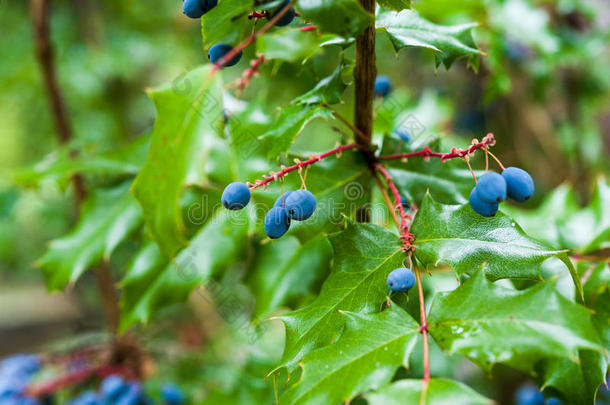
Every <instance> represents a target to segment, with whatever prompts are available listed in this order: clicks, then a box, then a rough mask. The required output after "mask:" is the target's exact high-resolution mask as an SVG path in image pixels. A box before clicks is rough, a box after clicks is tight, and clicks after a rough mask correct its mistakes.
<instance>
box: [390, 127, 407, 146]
mask: <svg viewBox="0 0 610 405" xmlns="http://www.w3.org/2000/svg"><path fill="white" fill-rule="evenodd" d="M394 135H396V136H397V137H398V138H399V139H400V140H401V141H403V142H405V143H409V142H411V133H410V132H409V131H407V130H406V129H402V128H396V129H395V130H394Z"/></svg>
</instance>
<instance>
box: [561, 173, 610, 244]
mask: <svg viewBox="0 0 610 405" xmlns="http://www.w3.org/2000/svg"><path fill="white" fill-rule="evenodd" d="M608 207H610V185H608V183H607V182H606V180H605V179H603V178H601V177H600V178H599V179H598V181H597V189H596V191H595V194H594V195H593V199H592V200H591V203H590V204H589V206H588V207H586V208H584V209H582V210H580V211H578V212H576V213H575V214H574V215H572V216H570V217H569V218H568V219H567V220H566V221H565V222H563V223H561V225H560V229H559V232H560V235H561V241H562V244H563V245H564V246H566V247H568V248H570V249H578V250H579V252H580V253H583V254H586V253H591V252H594V251H596V250H600V249H603V248H606V247H609V246H610V209H608Z"/></svg>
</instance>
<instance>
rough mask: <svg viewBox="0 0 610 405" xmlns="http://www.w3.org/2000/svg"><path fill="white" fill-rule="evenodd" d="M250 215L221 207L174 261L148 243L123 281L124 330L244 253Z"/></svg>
mask: <svg viewBox="0 0 610 405" xmlns="http://www.w3.org/2000/svg"><path fill="white" fill-rule="evenodd" d="M249 215H250V214H249V212H248V210H247V209H244V210H240V211H228V210H225V209H220V210H219V211H218V212H217V213H216V214H215V215H214V216H212V217H211V218H210V219H209V220H208V222H207V224H206V225H205V226H204V227H203V228H202V229H201V230H200V231H199V233H198V234H197V235H195V237H193V239H192V240H191V241H190V243H189V245H188V247H187V248H186V249H184V250H182V251H181V252H180V253H179V254H178V256H177V257H176V258H175V259H174V260H172V261H171V262H168V261H167V259H165V258H164V256H163V254H162V252H161V251H160V250H159V247H158V246H157V245H156V244H155V243H149V244H148V245H146V246H144V247H143V248H142V249H141V250H140V251H139V252H138V254H137V255H136V257H135V258H134V259H133V260H132V262H131V264H130V265H129V267H128V269H127V274H126V276H125V278H124V280H123V281H122V283H121V285H122V287H123V296H122V299H121V308H122V311H121V330H125V329H127V328H128V327H129V326H130V325H132V324H134V323H136V322H145V323H146V322H148V321H149V320H150V318H151V316H152V315H153V314H154V313H155V312H156V311H157V310H159V309H161V308H165V307H167V306H168V305H170V304H174V303H177V302H181V301H184V300H186V298H187V297H188V295H189V294H190V293H191V291H193V289H195V287H197V286H198V285H201V284H202V283H205V282H206V281H208V280H209V279H210V277H213V276H214V275H217V274H219V273H220V272H221V271H222V270H224V269H226V268H227V267H229V266H230V265H231V264H233V263H235V262H237V261H239V260H241V259H243V257H244V255H245V254H246V252H245V250H246V249H244V246H246V244H247V236H248V229H249V227H250V221H251V219H250V217H249Z"/></svg>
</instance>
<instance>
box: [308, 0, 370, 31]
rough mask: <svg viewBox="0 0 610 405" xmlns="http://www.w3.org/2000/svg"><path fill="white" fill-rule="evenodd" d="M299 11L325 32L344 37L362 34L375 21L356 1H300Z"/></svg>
mask: <svg viewBox="0 0 610 405" xmlns="http://www.w3.org/2000/svg"><path fill="white" fill-rule="evenodd" d="M297 9H298V10H299V11H300V12H301V14H302V16H303V18H304V19H305V20H308V21H311V22H312V23H313V24H315V25H316V26H317V27H318V28H319V29H320V30H322V31H323V32H333V33H335V34H339V35H341V36H343V37H352V36H356V35H358V34H360V33H361V32H362V31H363V30H364V29H365V28H366V27H368V26H369V25H370V24H372V23H373V20H374V18H373V16H372V15H371V14H369V13H367V12H366V11H365V10H364V9H363V8H362V6H360V3H359V2H358V1H356V0H298V3H297Z"/></svg>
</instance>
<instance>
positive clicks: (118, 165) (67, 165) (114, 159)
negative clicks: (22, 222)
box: [15, 135, 150, 187]
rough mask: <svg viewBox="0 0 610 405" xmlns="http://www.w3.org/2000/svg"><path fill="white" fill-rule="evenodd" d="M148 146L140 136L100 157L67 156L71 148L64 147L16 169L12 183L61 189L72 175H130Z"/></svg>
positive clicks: (144, 154)
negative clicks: (49, 183)
mask: <svg viewBox="0 0 610 405" xmlns="http://www.w3.org/2000/svg"><path fill="white" fill-rule="evenodd" d="M149 147H150V136H149V135H145V136H141V137H139V138H138V139H136V140H135V141H133V142H130V143H129V144H127V145H125V146H123V147H120V148H118V149H117V150H114V151H112V152H108V153H103V154H100V155H90V154H85V153H84V152H81V153H80V154H79V155H78V156H71V154H72V147H71V146H70V147H64V148H61V149H58V150H56V151H54V152H53V153H51V154H50V155H49V156H47V157H45V158H44V159H43V160H41V161H40V162H38V163H36V164H35V165H33V166H31V167H27V168H23V169H19V170H18V171H17V172H16V173H15V180H16V181H17V182H18V183H20V184H22V185H24V186H26V187H33V186H38V185H39V184H40V183H41V182H42V181H45V180H52V181H54V182H57V183H58V184H60V185H61V186H64V185H66V184H67V183H68V182H69V181H70V179H71V178H72V176H73V175H74V174H75V173H80V174H84V175H100V176H133V175H136V174H137V173H138V172H139V171H140V169H141V168H142V165H143V164H144V161H145V160H146V154H147V153H148V148H149Z"/></svg>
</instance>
